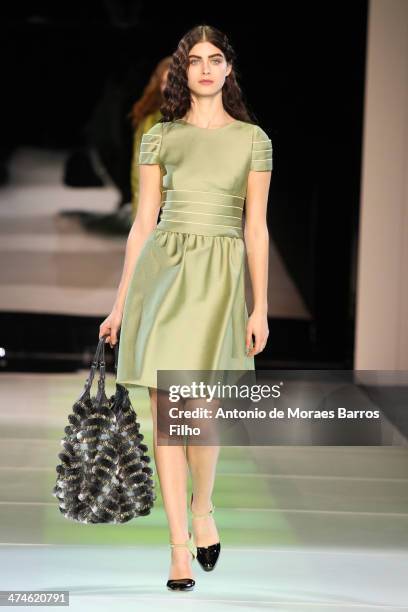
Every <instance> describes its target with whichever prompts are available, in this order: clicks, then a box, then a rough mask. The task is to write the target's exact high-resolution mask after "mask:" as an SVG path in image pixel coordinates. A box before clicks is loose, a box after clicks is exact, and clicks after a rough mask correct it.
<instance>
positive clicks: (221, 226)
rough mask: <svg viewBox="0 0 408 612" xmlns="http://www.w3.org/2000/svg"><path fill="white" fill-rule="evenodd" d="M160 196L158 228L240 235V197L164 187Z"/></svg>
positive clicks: (207, 234) (213, 234)
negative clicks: (161, 196) (162, 197)
mask: <svg viewBox="0 0 408 612" xmlns="http://www.w3.org/2000/svg"><path fill="white" fill-rule="evenodd" d="M163 196H164V199H163V200H162V209H161V213H160V221H159V223H158V225H157V229H159V230H170V231H173V232H183V233H192V234H203V235H205V236H230V237H233V238H243V231H242V211H243V206H244V201H245V199H244V198H243V197H241V196H234V195H230V194H223V193H216V192H212V191H192V190H191V189H165V190H164V191H163Z"/></svg>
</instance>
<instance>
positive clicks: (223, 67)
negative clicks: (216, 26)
mask: <svg viewBox="0 0 408 612" xmlns="http://www.w3.org/2000/svg"><path fill="white" fill-rule="evenodd" d="M188 55H189V59H188V68H187V78H188V86H189V88H190V90H191V91H192V92H193V93H195V94H197V95H200V96H206V95H214V94H215V93H217V92H218V91H220V90H221V89H222V87H223V85H224V83H225V77H226V76H228V75H229V73H230V72H231V69H232V66H231V65H230V64H228V63H227V61H226V59H225V56H224V54H223V52H222V51H221V50H220V49H218V47H215V46H214V45H213V44H212V43H210V42H208V41H205V42H200V43H197V44H195V45H194V47H192V48H191V49H190V52H189V54H188ZM205 81H207V82H205Z"/></svg>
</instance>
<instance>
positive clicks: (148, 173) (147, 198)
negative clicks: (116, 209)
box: [113, 164, 161, 313]
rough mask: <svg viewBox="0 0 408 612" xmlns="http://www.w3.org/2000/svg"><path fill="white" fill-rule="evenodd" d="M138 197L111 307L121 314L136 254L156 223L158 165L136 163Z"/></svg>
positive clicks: (158, 181)
mask: <svg viewBox="0 0 408 612" xmlns="http://www.w3.org/2000/svg"><path fill="white" fill-rule="evenodd" d="M139 172H140V175H139V199H138V208H137V212H136V217H135V220H134V222H133V225H132V227H131V229H130V232H129V236H128V238H127V242H126V253H125V261H124V264H123V272H122V277H121V279H120V283H119V287H118V291H117V294H116V299H115V302H114V306H113V309H114V310H116V311H117V312H120V313H122V312H123V307H124V304H125V299H126V294H127V290H128V287H129V283H130V279H131V277H132V273H133V270H134V267H135V265H136V261H137V259H138V257H139V253H140V251H141V250H142V247H143V245H144V243H145V241H146V239H147V238H148V236H149V234H150V233H151V232H152V231H153V230H154V228H155V227H156V225H157V219H158V216H159V210H160V205H161V175H160V166H159V164H151V165H148V164H143V165H141V166H139Z"/></svg>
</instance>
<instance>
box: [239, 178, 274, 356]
mask: <svg viewBox="0 0 408 612" xmlns="http://www.w3.org/2000/svg"><path fill="white" fill-rule="evenodd" d="M271 175H272V172H271V171H270V170H269V171H263V172H259V171H255V170H251V171H250V172H249V174H248V186H247V196H246V202H245V211H246V212H245V228H244V237H245V246H246V252H247V258H248V268H249V273H250V277H251V285H252V292H253V303H254V305H253V311H252V314H251V317H250V321H249V323H250V325H249V326H248V330H247V339H246V345H247V348H249V347H250V344H251V340H252V334H254V335H255V345H254V347H253V349H251V351H250V353H249V355H250V356H252V355H256V354H257V353H259V352H260V351H262V350H263V349H264V347H265V344H266V341H267V337H268V333H269V330H268V326H267V316H268V259H269V232H268V226H267V222H266V210H267V206H268V193H269V186H270V182H271Z"/></svg>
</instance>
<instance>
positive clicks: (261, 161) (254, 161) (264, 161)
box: [250, 125, 273, 171]
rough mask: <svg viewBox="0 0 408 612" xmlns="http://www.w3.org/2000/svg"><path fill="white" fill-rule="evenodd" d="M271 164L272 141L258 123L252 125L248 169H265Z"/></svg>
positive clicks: (268, 168) (269, 167) (269, 168)
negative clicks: (249, 164)
mask: <svg viewBox="0 0 408 612" xmlns="http://www.w3.org/2000/svg"><path fill="white" fill-rule="evenodd" d="M272 166H273V164H272V141H271V139H270V138H269V136H268V134H267V133H266V132H265V131H264V130H263V129H262V128H261V127H260V126H259V125H254V130H253V137H252V154H251V166H250V169H251V170H258V171H262V170H263V171H265V170H272Z"/></svg>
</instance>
